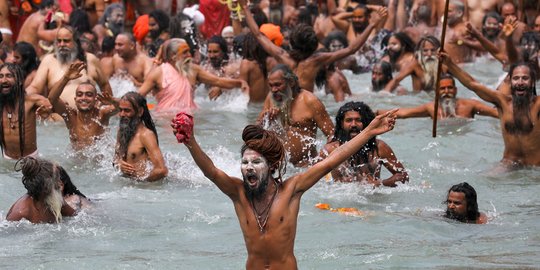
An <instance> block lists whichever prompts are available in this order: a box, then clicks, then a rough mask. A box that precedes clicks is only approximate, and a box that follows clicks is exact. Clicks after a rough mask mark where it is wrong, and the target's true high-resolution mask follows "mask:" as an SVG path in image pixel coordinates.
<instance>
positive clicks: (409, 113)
mask: <svg viewBox="0 0 540 270" xmlns="http://www.w3.org/2000/svg"><path fill="white" fill-rule="evenodd" d="M430 108H433V102H430V103H426V104H422V105H420V106H417V107H412V108H399V109H398V111H397V112H396V113H395V115H396V118H400V119H405V118H416V117H431V116H432V115H431V113H430ZM388 111H389V110H377V115H380V114H385V113H387V112H388Z"/></svg>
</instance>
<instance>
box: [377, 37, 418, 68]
mask: <svg viewBox="0 0 540 270" xmlns="http://www.w3.org/2000/svg"><path fill="white" fill-rule="evenodd" d="M385 54H386V55H385V56H384V57H383V58H382V59H381V60H382V61H386V62H388V63H390V64H392V70H393V71H400V70H401V69H402V68H403V67H404V66H406V65H407V64H409V63H410V62H411V61H412V60H414V42H413V41H412V39H411V38H410V37H409V36H407V34H405V33H404V32H398V33H394V34H392V35H390V38H389V39H388V44H387V45H386V52H385Z"/></svg>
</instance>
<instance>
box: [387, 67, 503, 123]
mask: <svg viewBox="0 0 540 270" xmlns="http://www.w3.org/2000/svg"><path fill="white" fill-rule="evenodd" d="M439 92H440V95H441V98H440V100H439V112H438V116H437V117H438V118H439V119H446V118H456V117H458V118H459V117H461V118H474V116H475V115H476V114H479V115H485V116H491V117H497V116H498V113H497V109H496V108H493V107H490V106H488V105H486V104H484V103H482V102H480V101H478V100H474V99H468V98H457V97H456V95H457V87H456V83H455V81H454V78H453V77H452V76H450V75H448V74H444V75H442V76H441V82H440V84H439ZM385 112H386V111H385V110H378V111H377V113H378V114H381V113H385ZM396 115H397V117H398V118H412V117H431V118H433V117H434V116H435V113H434V106H433V102H429V103H426V104H422V105H420V106H418V107H414V108H400V109H399V110H398V112H397V114H396Z"/></svg>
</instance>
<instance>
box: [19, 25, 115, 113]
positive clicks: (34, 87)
mask: <svg viewBox="0 0 540 270" xmlns="http://www.w3.org/2000/svg"><path fill="white" fill-rule="evenodd" d="M54 48H55V53H54V54H49V55H46V56H45V58H43V61H42V62H41V64H40V65H39V68H38V70H37V73H36V76H35V77H34V81H32V84H30V86H29V87H28V88H27V89H26V91H27V92H28V93H29V94H40V95H46V90H47V89H52V88H53V86H54V85H55V84H56V83H58V82H59V81H60V80H61V79H62V77H63V76H64V74H65V73H66V71H67V70H68V69H69V66H70V65H71V63H73V62H76V61H81V62H83V63H85V64H86V66H85V67H86V68H85V70H84V72H82V74H83V75H82V76H81V77H79V78H77V79H75V80H72V81H70V82H69V83H68V84H67V85H66V88H65V89H64V91H63V92H62V95H61V98H62V99H63V100H64V101H66V102H68V104H69V106H71V107H73V108H75V107H76V106H75V89H77V86H78V85H79V84H80V83H81V82H85V81H88V80H93V81H95V82H96V83H97V84H98V85H99V88H100V90H101V92H108V93H112V92H111V86H110V85H109V82H108V81H107V78H106V77H105V76H104V75H103V72H102V71H101V67H100V63H99V59H98V58H97V57H96V56H94V55H93V54H90V53H85V52H84V51H83V50H82V48H81V44H80V41H79V39H78V38H77V37H76V36H75V30H74V29H73V28H72V27H70V26H67V25H64V26H62V27H60V28H59V29H58V32H57V34H56V40H55V43H54Z"/></svg>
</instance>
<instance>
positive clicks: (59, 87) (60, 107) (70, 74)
mask: <svg viewBox="0 0 540 270" xmlns="http://www.w3.org/2000/svg"><path fill="white" fill-rule="evenodd" d="M83 69H85V64H84V63H83V62H74V63H72V64H71V65H70V66H69V68H68V70H67V71H66V73H65V74H64V76H63V77H62V79H60V80H59V81H58V82H56V83H55V84H54V85H53V87H52V88H51V90H50V91H49V96H48V98H49V100H50V101H51V104H52V105H53V110H54V112H56V113H58V114H60V115H62V117H64V114H65V113H66V112H67V110H68V109H69V108H68V106H67V105H66V103H65V102H64V101H63V100H62V99H60V96H61V95H62V92H63V91H64V88H65V87H66V85H67V84H68V83H69V81H71V80H75V79H77V78H79V77H81V76H82V74H81V71H82V70H83Z"/></svg>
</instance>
